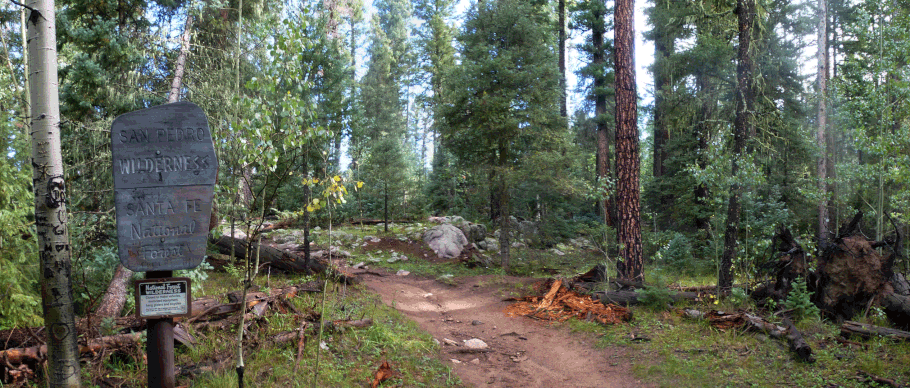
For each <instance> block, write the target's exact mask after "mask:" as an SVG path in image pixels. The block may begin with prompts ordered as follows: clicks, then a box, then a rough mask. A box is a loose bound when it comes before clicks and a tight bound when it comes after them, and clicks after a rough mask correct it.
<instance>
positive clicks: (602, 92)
mask: <svg viewBox="0 0 910 388" xmlns="http://www.w3.org/2000/svg"><path fill="white" fill-rule="evenodd" d="M595 12H596V11H595ZM595 16H596V19H597V20H598V22H597V23H595V24H594V27H593V28H592V29H591V42H592V44H593V46H594V53H593V58H592V59H591V62H592V65H594V67H595V68H598V69H601V68H602V67H603V66H604V65H605V64H606V53H605V51H604V33H605V28H606V26H605V25H604V23H603V22H602V21H603V18H604V15H603V14H600V12H597V14H596V15H595ZM604 78H605V77H604V75H603V72H602V71H597V72H596V74H595V75H594V121H595V122H596V123H597V166H596V170H597V179H598V180H600V181H601V182H604V181H608V180H610V178H611V177H612V174H611V173H610V164H611V163H610V137H609V131H610V129H609V126H608V125H607V92H606V87H607V85H606V84H607V82H606V80H605V79H604ZM598 209H599V210H600V212H601V215H602V216H603V218H604V223H605V224H607V225H610V226H614V225H615V220H616V215H615V213H614V212H613V205H612V200H611V199H610V198H609V197H608V198H603V199H602V200H601V201H600V203H599V204H598Z"/></svg>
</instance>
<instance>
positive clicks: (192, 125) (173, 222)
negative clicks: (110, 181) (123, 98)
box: [111, 102, 218, 272]
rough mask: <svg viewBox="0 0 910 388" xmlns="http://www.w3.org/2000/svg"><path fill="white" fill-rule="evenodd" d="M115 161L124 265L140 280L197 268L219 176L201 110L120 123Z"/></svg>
mask: <svg viewBox="0 0 910 388" xmlns="http://www.w3.org/2000/svg"><path fill="white" fill-rule="evenodd" d="M111 154H112V159H113V172H114V191H115V197H114V205H115V208H116V211H117V239H118V247H119V250H120V263H121V264H123V266H124V267H126V268H129V269H131V270H133V271H136V272H148V271H174V270H179V269H190V268H195V267H196V266H198V265H199V263H201V262H202V259H203V257H204V256H205V247H206V237H207V235H208V232H209V218H210V217H211V214H212V195H213V190H214V185H215V177H216V176H217V175H218V161H217V160H216V157H215V147H214V144H213V143H212V133H211V131H210V130H209V125H208V120H207V119H206V117H205V113H204V112H203V111H202V109H200V108H199V107H198V106H196V105H195V104H193V103H190V102H177V103H172V104H166V105H159V106H156V107H152V108H148V109H143V110H139V111H135V112H130V113H126V114H123V115H121V116H118V117H117V118H116V119H115V120H114V123H113V124H112V125H111Z"/></svg>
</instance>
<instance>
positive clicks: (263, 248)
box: [211, 235, 328, 274]
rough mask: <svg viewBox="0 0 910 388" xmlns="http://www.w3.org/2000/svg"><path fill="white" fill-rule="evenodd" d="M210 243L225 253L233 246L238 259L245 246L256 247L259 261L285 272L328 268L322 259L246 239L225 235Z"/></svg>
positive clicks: (305, 271) (312, 272) (252, 249)
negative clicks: (310, 257) (299, 254)
mask: <svg viewBox="0 0 910 388" xmlns="http://www.w3.org/2000/svg"><path fill="white" fill-rule="evenodd" d="M211 243H212V244H213V245H215V247H217V248H218V252H220V253H222V254H225V255H229V254H231V249H232V248H231V247H233V251H234V255H235V256H236V257H237V258H240V259H245V258H246V252H247V248H251V249H250V251H251V252H256V250H257V248H258V249H259V261H260V263H262V265H263V266H270V267H272V268H276V269H279V270H282V271H285V272H291V273H305V274H317V273H324V272H325V271H326V269H327V268H328V267H327V265H326V263H325V262H323V261H319V260H315V259H310V260H307V259H306V258H304V257H302V256H298V255H296V254H293V253H290V252H286V251H282V250H280V249H277V248H274V247H270V246H268V245H264V244H257V243H255V242H254V243H252V244H251V243H250V242H248V241H246V240H243V239H239V238H233V237H231V236H227V235H223V236H221V237H219V238H218V239H216V240H212V241H211ZM254 254H255V253H254Z"/></svg>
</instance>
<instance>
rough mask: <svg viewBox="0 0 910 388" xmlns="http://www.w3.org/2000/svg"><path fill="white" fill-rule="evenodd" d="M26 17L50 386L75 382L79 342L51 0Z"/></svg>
mask: <svg viewBox="0 0 910 388" xmlns="http://www.w3.org/2000/svg"><path fill="white" fill-rule="evenodd" d="M28 7H30V8H31V9H30V10H31V12H30V14H29V18H28V20H29V21H28V56H29V65H30V68H29V71H30V72H31V78H30V80H29V82H30V85H29V89H30V93H31V101H32V122H31V137H32V167H33V174H32V176H33V178H34V180H33V181H34V191H35V225H36V229H37V234H38V252H39V258H40V267H39V269H40V271H39V273H40V274H41V275H42V276H41V297H42V298H41V299H42V307H43V310H44V324H45V326H46V327H47V334H48V336H47V346H48V376H47V377H48V386H50V387H79V386H80V385H81V381H80V376H79V348H78V347H77V346H76V335H77V333H76V321H75V316H74V314H73V290H72V284H71V280H70V273H71V263H70V255H71V252H70V240H69V231H68V229H67V219H68V216H69V214H68V213H67V209H66V182H65V181H64V179H63V178H64V174H63V159H62V156H61V152H60V102H59V99H58V96H59V92H58V89H57V85H58V82H59V81H58V79H57V39H56V30H55V24H54V23H55V20H56V17H55V15H54V1H53V0H32V1H29V2H28Z"/></svg>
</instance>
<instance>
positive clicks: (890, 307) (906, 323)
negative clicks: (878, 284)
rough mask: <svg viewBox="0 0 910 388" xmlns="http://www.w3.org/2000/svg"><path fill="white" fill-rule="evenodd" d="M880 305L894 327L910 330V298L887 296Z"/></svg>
mask: <svg viewBox="0 0 910 388" xmlns="http://www.w3.org/2000/svg"><path fill="white" fill-rule="evenodd" d="M880 303H881V305H882V307H883V308H884V310H885V314H886V315H887V316H888V320H890V321H891V323H892V324H894V327H896V328H898V329H902V330H910V296H907V295H899V294H897V293H892V294H887V295H885V296H883V297H882V298H881V302H880Z"/></svg>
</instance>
